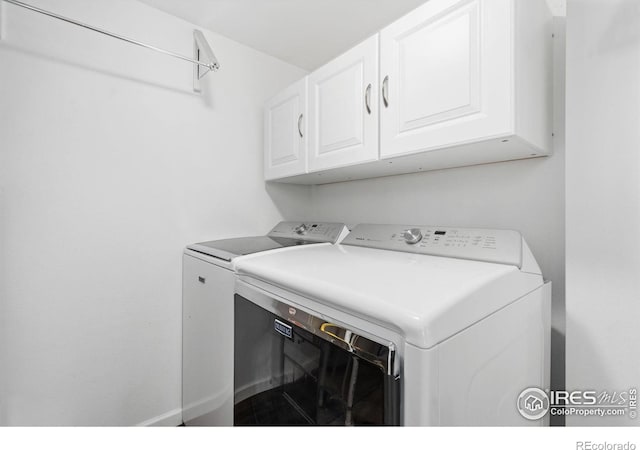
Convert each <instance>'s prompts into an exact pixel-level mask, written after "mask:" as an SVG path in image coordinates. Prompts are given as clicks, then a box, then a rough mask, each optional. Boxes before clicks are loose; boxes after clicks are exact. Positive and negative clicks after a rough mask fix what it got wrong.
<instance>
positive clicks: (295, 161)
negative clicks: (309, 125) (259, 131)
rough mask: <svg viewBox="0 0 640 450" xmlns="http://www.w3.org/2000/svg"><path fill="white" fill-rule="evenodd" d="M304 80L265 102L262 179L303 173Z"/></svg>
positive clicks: (305, 95)
mask: <svg viewBox="0 0 640 450" xmlns="http://www.w3.org/2000/svg"><path fill="white" fill-rule="evenodd" d="M306 108H307V78H306V77H305V78H304V79H302V80H300V81H298V82H297V83H295V84H294V85H292V86H290V87H288V88H287V89H285V90H284V91H282V92H280V93H279V94H278V95H276V96H275V97H273V98H272V99H271V100H269V101H268V102H267V103H266V105H265V111H264V177H265V179H266V180H273V179H277V178H282V177H287V176H291V175H299V174H303V173H306V171H307V136H306V130H305V128H306V127H305V121H306V116H307V113H306V111H307V109H306Z"/></svg>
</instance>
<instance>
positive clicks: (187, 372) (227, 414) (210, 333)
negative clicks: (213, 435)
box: [182, 222, 348, 426]
mask: <svg viewBox="0 0 640 450" xmlns="http://www.w3.org/2000/svg"><path fill="white" fill-rule="evenodd" d="M347 233H348V230H347V228H346V226H345V225H344V224H339V223H322V222H310V223H301V222H280V223H279V224H278V225H276V226H275V227H274V228H273V229H272V230H271V231H270V232H269V233H268V234H267V235H266V236H249V237H241V238H233V239H222V240H217V241H209V242H201V243H198V244H192V245H189V246H187V248H186V249H185V251H184V255H183V283H182V420H183V422H184V423H185V425H205V426H228V425H232V424H233V289H234V278H235V272H234V267H235V264H236V262H237V261H239V260H240V259H242V257H243V256H245V255H251V254H257V253H269V252H277V251H284V250H285V249H288V248H291V247H297V246H302V245H308V244H318V245H321V244H323V243H324V244H326V245H330V244H333V243H336V242H339V241H340V240H341V239H342V238H344V237H345V236H346V234H347Z"/></svg>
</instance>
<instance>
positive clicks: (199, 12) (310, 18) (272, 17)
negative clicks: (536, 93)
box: [141, 0, 566, 70]
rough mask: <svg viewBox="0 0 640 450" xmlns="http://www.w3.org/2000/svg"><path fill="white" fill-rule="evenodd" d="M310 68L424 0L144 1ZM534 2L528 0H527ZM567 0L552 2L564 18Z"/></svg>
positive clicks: (556, 11) (556, 12)
mask: <svg viewBox="0 0 640 450" xmlns="http://www.w3.org/2000/svg"><path fill="white" fill-rule="evenodd" d="M141 1H142V2H143V3H146V4H148V5H150V6H153V7H155V8H158V9H160V10H162V11H165V12H168V13H169V14H172V15H174V16H177V17H180V18H183V19H185V20H187V21H189V22H191V23H193V24H195V25H198V26H200V27H202V28H206V29H208V30H211V31H215V32H217V33H219V34H222V35H224V36H227V37H228V38H230V39H233V40H234V41H237V42H241V43H243V44H245V45H248V46H249V47H253V48H255V49H257V50H260V51H262V52H264V53H267V54H269V55H272V56H275V57H276V58H279V59H282V60H284V61H287V62H289V63H291V64H293V65H296V66H298V67H301V68H303V69H306V70H313V69H315V68H317V67H319V66H321V65H322V64H324V63H325V62H327V61H329V60H331V59H333V58H334V57H336V56H338V55H339V54H341V53H342V52H344V51H346V50H347V49H349V48H351V47H352V46H353V45H355V44H357V43H358V42H360V41H362V40H363V39H365V38H367V37H368V36H370V35H372V34H374V33H375V32H376V31H378V30H379V29H381V28H383V27H384V26H385V25H387V24H389V23H391V22H393V21H394V20H395V19H397V18H399V17H401V16H402V15H404V14H406V13H407V12H409V11H411V10H412V9H414V8H415V7H417V6H418V5H420V4H422V3H424V2H425V0H141ZM527 1H529V0H527ZM565 2H566V0H547V3H549V5H550V6H551V8H552V11H553V12H554V14H555V15H565V13H564V11H565V9H566V6H565Z"/></svg>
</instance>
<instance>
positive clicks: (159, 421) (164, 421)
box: [0, 0, 182, 427]
mask: <svg viewBox="0 0 640 450" xmlns="http://www.w3.org/2000/svg"><path fill="white" fill-rule="evenodd" d="M0 1H1V0H0ZM178 425H182V408H176V409H173V410H171V411H169V412H166V413H164V414H160V415H159V416H156V417H153V418H151V419H149V420H145V421H144V422H140V423H139V424H137V425H136V426H137V427H177V426H178Z"/></svg>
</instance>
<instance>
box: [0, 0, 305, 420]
mask: <svg viewBox="0 0 640 450" xmlns="http://www.w3.org/2000/svg"><path fill="white" fill-rule="evenodd" d="M31 3H32V4H34V5H38V6H41V7H44V8H46V9H51V10H54V11H57V12H59V13H61V14H64V15H67V16H70V17H73V18H76V19H78V20H81V21H85V22H87V23H91V24H94V25H97V26H101V27H104V28H107V29H109V30H111V31H114V32H117V33H121V34H123V35H126V36H131V37H133V38H137V39H140V40H143V41H147V42H149V43H152V44H155V45H158V46H159V47H163V48H167V49H170V50H173V51H176V52H180V53H184V54H186V55H190V54H191V53H192V51H193V49H192V46H193V44H192V38H191V36H192V29H193V27H192V26H191V25H190V24H188V23H186V22H184V21H181V20H179V19H176V18H173V17H171V16H169V15H166V14H164V13H161V12H159V11H157V10H155V9H152V8H151V7H148V6H146V5H143V4H141V3H138V2H136V1H133V0H111V1H109V2H105V1H104V0H92V1H87V0H57V1H52V0H49V1H45V0H31ZM0 5H1V6H2V8H3V11H4V16H5V17H4V24H5V28H4V30H3V37H4V39H3V40H2V41H1V42H0V158H1V159H0V320H2V322H1V323H0V333H1V335H0V343H1V344H0V345H2V347H0V368H1V369H0V376H1V377H2V379H0V382H1V384H0V425H132V424H138V423H141V422H145V421H151V422H154V421H157V420H159V419H164V420H160V423H166V424H177V423H179V421H180V414H179V408H180V403H181V380H180V377H181V375H180V371H181V367H180V364H181V350H180V342H181V341H180V339H181V325H180V323H181V250H182V248H183V246H184V245H186V244H187V243H190V242H196V241H200V240H206V239H214V238H220V237H224V236H239V235H245V234H258V233H264V232H266V231H267V230H268V229H269V228H270V227H271V226H272V225H273V224H274V223H275V222H277V221H278V220H281V219H282V217H283V216H287V217H288V216H293V215H297V214H296V213H295V212H294V211H298V210H299V209H300V208H301V207H302V203H303V202H304V201H305V200H306V199H307V197H308V189H307V188H304V187H299V186H272V187H269V193H267V190H266V188H265V185H264V183H263V181H262V104H263V102H264V100H265V99H266V98H267V97H269V96H271V95H273V94H274V93H275V92H277V91H278V90H280V89H281V88H283V87H284V86H286V85H288V84H290V83H291V82H293V81H294V80H296V79H298V78H300V77H301V76H302V75H303V72H302V71H301V70H300V69H297V68H295V67H293V66H290V65H288V64H285V63H283V62H281V61H278V60H276V59H274V58H271V57H268V56H266V55H264V54H261V53H259V52H257V51H254V50H252V49H249V48H247V47H244V46H242V45H240V44H237V43H234V42H233V41H230V40H228V39H226V38H223V37H221V36H219V35H215V34H212V33H206V34H207V37H208V38H209V40H210V43H211V45H212V47H213V49H214V51H215V52H216V54H217V56H218V58H219V60H220V63H221V65H222V69H221V70H220V72H218V73H215V74H210V75H208V76H207V77H206V81H205V83H204V93H203V95H196V94H194V93H193V92H192V67H191V65H190V64H188V63H185V62H182V61H179V60H174V59H172V58H169V57H167V56H164V55H159V54H156V53H154V52H151V51H149V50H146V49H142V48H138V47H134V46H131V45H128V44H124V43H122V42H119V41H116V40H114V39H111V38H107V37H103V36H100V35H98V34H96V33H92V32H89V31H86V30H83V29H80V28H77V27H74V26H73V25H69V24H65V23H62V22H59V21H54V20H52V19H50V18H47V17H43V16H40V15H37V14H35V13H33V12H29V11H25V10H23V9H19V8H17V7H15V6H12V5H8V4H5V3H4V2H0ZM274 202H277V206H276V204H275V203H274Z"/></svg>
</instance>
